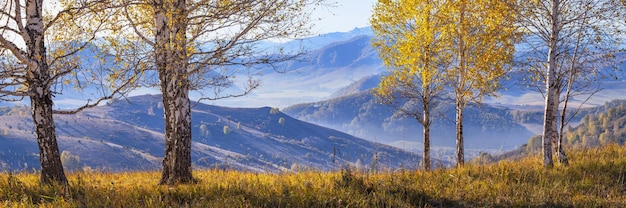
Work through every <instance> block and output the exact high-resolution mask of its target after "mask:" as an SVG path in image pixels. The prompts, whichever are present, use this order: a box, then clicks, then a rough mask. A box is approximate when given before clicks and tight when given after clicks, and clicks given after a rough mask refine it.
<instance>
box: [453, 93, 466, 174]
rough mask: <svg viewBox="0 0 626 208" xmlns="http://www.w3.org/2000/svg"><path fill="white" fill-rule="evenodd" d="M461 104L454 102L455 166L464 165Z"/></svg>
mask: <svg viewBox="0 0 626 208" xmlns="http://www.w3.org/2000/svg"><path fill="white" fill-rule="evenodd" d="M463 107H464V106H463V103H462V102H461V101H459V100H457V101H456V119H455V120H456V166H457V167H461V166H463V165H464V164H465V153H464V152H465V150H464V147H463V146H464V144H463Z"/></svg>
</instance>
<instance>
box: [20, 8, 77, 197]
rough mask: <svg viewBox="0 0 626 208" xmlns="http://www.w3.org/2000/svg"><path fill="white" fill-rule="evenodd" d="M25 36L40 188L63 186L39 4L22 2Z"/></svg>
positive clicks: (64, 179)
mask: <svg viewBox="0 0 626 208" xmlns="http://www.w3.org/2000/svg"><path fill="white" fill-rule="evenodd" d="M26 18H27V22H28V24H27V25H26V31H27V35H28V36H26V37H24V39H25V42H26V46H27V47H28V58H29V60H30V61H31V63H30V64H29V66H28V69H27V71H28V72H27V76H26V79H27V83H29V93H30V102H31V109H32V116H33V124H34V127H35V137H37V145H38V147H39V162H40V163H41V178H40V183H41V184H53V183H58V184H63V185H66V184H67V178H66V177H65V172H64V171H63V165H62V164H61V155H60V154H59V146H58V144H57V138H56V130H55V126H54V119H53V117H52V112H53V110H52V95H51V92H50V87H49V84H48V83H49V82H50V79H51V77H50V72H49V69H48V63H47V60H46V59H47V55H46V47H45V41H44V33H43V19H42V0H28V1H26Z"/></svg>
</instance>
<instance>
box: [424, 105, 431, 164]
mask: <svg viewBox="0 0 626 208" xmlns="http://www.w3.org/2000/svg"><path fill="white" fill-rule="evenodd" d="M429 105H430V103H429V102H428V100H424V118H423V119H424V120H423V123H422V125H423V126H424V155H423V156H424V164H422V165H423V167H424V170H426V171H430V169H431V168H430V167H431V165H432V164H431V162H430V108H429Z"/></svg>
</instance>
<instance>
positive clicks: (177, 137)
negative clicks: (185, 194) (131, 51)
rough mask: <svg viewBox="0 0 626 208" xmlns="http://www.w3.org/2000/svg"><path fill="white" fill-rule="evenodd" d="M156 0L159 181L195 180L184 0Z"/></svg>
mask: <svg viewBox="0 0 626 208" xmlns="http://www.w3.org/2000/svg"><path fill="white" fill-rule="evenodd" d="M157 4H158V6H157V8H158V9H157V11H156V14H155V20H156V27H157V28H156V31H157V32H156V46H155V53H156V66H157V71H158V73H159V80H160V82H161V91H162V93H163V107H164V114H165V154H164V158H163V172H162V176H161V181H160V182H159V183H160V184H167V185H173V184H178V183H192V182H195V180H194V179H193V176H192V172H191V104H190V101H189V79H188V76H187V64H188V63H187V60H188V58H187V51H186V49H187V47H186V41H187V40H186V29H187V28H186V27H187V25H186V18H185V17H186V14H185V8H186V2H185V0H177V1H176V2H175V3H174V4H173V5H170V4H168V3H164V2H163V0H160V1H158V3H157ZM168 9H170V10H169V11H168ZM168 15H171V16H168ZM168 17H172V18H168ZM169 20H171V21H172V22H169Z"/></svg>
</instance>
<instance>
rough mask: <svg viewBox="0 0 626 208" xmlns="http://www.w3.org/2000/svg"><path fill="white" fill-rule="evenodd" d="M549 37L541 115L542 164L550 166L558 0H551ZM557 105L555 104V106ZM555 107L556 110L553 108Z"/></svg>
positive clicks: (552, 136) (556, 102)
mask: <svg viewBox="0 0 626 208" xmlns="http://www.w3.org/2000/svg"><path fill="white" fill-rule="evenodd" d="M551 6H552V8H551V14H550V27H551V28H550V30H551V31H550V39H549V43H548V70H547V74H546V101H545V111H544V117H543V138H542V140H543V142H542V143H543V166H544V167H552V166H553V165H554V163H553V161H552V140H554V139H555V138H556V135H555V134H556V119H557V111H558V109H557V108H558V99H559V98H558V94H557V91H558V89H557V87H558V86H557V83H556V67H557V65H556V58H557V57H556V53H557V42H558V38H559V31H560V28H559V24H560V23H559V6H560V0H551ZM555 105H557V106H555ZM555 109H557V110H555Z"/></svg>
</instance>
